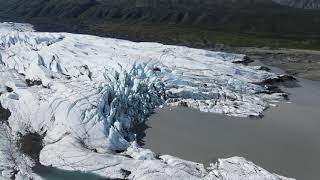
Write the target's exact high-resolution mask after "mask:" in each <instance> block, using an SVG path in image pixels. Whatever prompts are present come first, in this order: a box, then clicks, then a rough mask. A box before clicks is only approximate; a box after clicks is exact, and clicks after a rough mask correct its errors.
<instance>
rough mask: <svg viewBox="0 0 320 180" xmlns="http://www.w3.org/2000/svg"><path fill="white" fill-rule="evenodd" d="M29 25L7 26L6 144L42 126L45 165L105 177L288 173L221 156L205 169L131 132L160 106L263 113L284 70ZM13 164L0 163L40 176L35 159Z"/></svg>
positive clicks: (0, 29)
mask: <svg viewBox="0 0 320 180" xmlns="http://www.w3.org/2000/svg"><path fill="white" fill-rule="evenodd" d="M30 27H32V26H30V25H22V24H16V25H15V24H14V23H2V24H0V62H1V63H0V69H1V71H0V85H1V86H0V87H1V88H0V90H1V94H2V95H1V96H0V102H1V105H2V107H3V108H6V109H8V110H9V111H10V112H11V115H10V117H9V118H8V119H7V120H6V122H5V123H3V124H4V126H6V127H7V128H6V132H9V133H7V134H8V137H9V139H12V141H5V145H4V146H1V148H4V147H5V148H6V147H11V146H12V147H15V144H16V143H15V142H19V140H21V137H22V136H23V135H26V134H28V133H35V134H38V135H40V137H43V149H42V150H41V152H40V163H41V164H43V165H46V166H53V167H57V168H61V169H65V170H80V171H86V172H92V173H95V174H98V175H101V176H104V177H107V178H120V179H123V178H127V179H234V178H236V179H254V178H256V177H262V178H264V179H286V178H283V177H281V176H278V175H276V174H272V173H269V172H267V171H265V170H262V169H260V168H259V167H257V166H255V165H254V164H253V163H251V162H248V161H246V160H245V159H243V158H231V159H226V160H221V161H219V163H218V164H216V165H212V166H211V167H212V168H211V169H210V170H207V169H205V168H204V166H203V165H202V164H199V163H194V162H189V161H185V160H181V159H179V158H176V157H172V156H169V155H163V156H159V155H156V154H154V153H153V152H152V151H150V150H148V149H143V148H141V147H139V145H138V144H137V143H136V135H135V134H134V133H133V132H132V128H133V127H134V126H135V125H137V124H139V123H142V122H144V121H145V120H146V118H147V117H148V115H149V114H150V113H151V112H152V111H153V110H154V108H156V107H158V106H160V105H169V106H176V105H183V106H188V107H193V108H197V109H200V110H202V111H206V112H215V113H224V114H227V115H230V116H260V115H261V113H262V111H263V110H264V109H266V108H268V107H269V106H270V105H273V103H274V102H275V101H277V100H279V99H281V98H282V95H283V94H282V93H272V92H270V91H269V89H268V87H267V86H263V85H259V84H262V82H265V81H267V80H271V79H277V78H281V75H276V74H273V73H269V72H266V71H261V70H257V68H255V67H248V66H245V65H241V64H239V62H242V61H244V57H245V56H244V55H239V54H228V53H223V52H212V51H207V50H200V49H192V48H187V47H179V46H167V45H162V44H158V43H134V42H130V41H124V40H118V39H108V38H101V37H96V36H89V35H76V34H68V33H41V32H33V31H32V28H30ZM235 62H237V64H235ZM6 89H9V90H10V91H7V90H6ZM1 130H2V129H1ZM10 149H12V148H10ZM13 152H15V154H14V157H15V158H21V157H23V159H27V160H28V162H29V161H31V162H32V160H30V158H28V157H27V156H26V155H23V154H21V152H19V151H18V150H14V151H13ZM1 157H6V155H5V154H1ZM234 161H236V163H238V165H234V164H233V165H232V163H231V164H230V162H234ZM3 162H4V161H3ZM7 162H9V161H6V162H4V163H2V161H1V163H2V164H0V171H1V173H2V176H3V177H8V172H14V174H18V175H19V174H22V175H24V176H25V177H33V176H35V175H34V174H33V173H32V171H31V168H30V167H31V166H32V165H33V164H32V163H31V162H30V163H27V162H25V163H23V162H24V161H18V162H19V163H18V164H15V163H11V164H10V166H8V165H6V164H7ZM13 162H17V161H15V160H14V161H13ZM223 162H225V163H223ZM256 169H258V170H259V171H255V170H256ZM238 177H239V178H238Z"/></svg>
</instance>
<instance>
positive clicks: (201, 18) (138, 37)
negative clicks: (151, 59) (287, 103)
mask: <svg viewBox="0 0 320 180" xmlns="http://www.w3.org/2000/svg"><path fill="white" fill-rule="evenodd" d="M0 3H1V7H0V17H2V18H1V19H2V20H14V21H17V20H19V21H26V22H30V23H32V24H35V25H36V28H37V30H44V31H68V32H77V33H89V34H97V35H100V36H109V37H110V36H111V37H117V38H124V39H130V40H135V41H158V42H162V43H167V44H182V45H188V46H197V47H208V48H212V47H217V45H219V46H220V45H221V44H224V45H228V46H256V47H261V46H269V47H290V48H307V49H320V40H319V39H320V35H319V33H318V32H320V18H319V17H320V12H319V11H316V10H300V9H291V8H285V7H282V6H279V5H278V4H276V3H274V2H272V1H270V0H269V1H268V0H227V1H222V0H216V1H209V0H158V1H156V0H121V1H118V0H117V1H116V0H97V1H95V0H67V1H60V0H11V1H6V0H0Z"/></svg>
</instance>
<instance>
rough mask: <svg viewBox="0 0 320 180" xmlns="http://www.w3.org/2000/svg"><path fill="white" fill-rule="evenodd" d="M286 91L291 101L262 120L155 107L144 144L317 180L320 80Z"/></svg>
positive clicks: (182, 154) (206, 159) (199, 159)
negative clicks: (239, 159)
mask: <svg viewBox="0 0 320 180" xmlns="http://www.w3.org/2000/svg"><path fill="white" fill-rule="evenodd" d="M298 84H299V87H294V88H285V87H282V89H283V90H284V91H285V92H288V93H289V94H290V95H289V98H290V100H289V101H283V102H279V103H278V106H277V107H272V108H269V109H268V110H266V111H265V112H264V115H265V116H264V117H263V118H262V119H250V118H237V117H229V116H225V115H221V114H213V113H205V112H200V111H198V110H194V109H190V108H183V107H165V108H163V109H157V110H156V112H155V114H153V115H152V116H151V117H150V119H149V120H148V121H147V124H146V125H147V126H148V128H147V129H146V130H145V131H144V133H145V137H144V138H143V139H142V144H144V146H143V147H145V148H149V149H151V150H153V151H154V152H158V153H161V154H170V155H174V156H177V157H180V158H183V159H186V160H190V161H196V162H201V163H204V164H205V165H209V163H212V162H216V160H217V158H228V157H232V156H242V157H245V158H246V159H248V160H250V161H253V162H254V163H255V164H257V165H259V166H261V167H263V168H265V169H267V170H269V171H271V172H275V173H278V174H281V175H284V176H287V177H293V178H296V179H306V180H318V179H319V163H320V91H319V88H320V83H319V82H314V81H308V80H302V79H299V82H298Z"/></svg>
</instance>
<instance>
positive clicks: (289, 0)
mask: <svg viewBox="0 0 320 180" xmlns="http://www.w3.org/2000/svg"><path fill="white" fill-rule="evenodd" d="M273 1H275V2H277V3H279V4H282V5H285V6H291V7H295V8H304V9H319V8H320V0H273Z"/></svg>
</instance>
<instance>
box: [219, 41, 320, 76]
mask: <svg viewBox="0 0 320 180" xmlns="http://www.w3.org/2000/svg"><path fill="white" fill-rule="evenodd" d="M223 50H225V51H230V52H238V53H243V54H246V55H247V56H248V57H249V58H250V59H251V60H254V61H261V62H262V63H264V64H266V65H268V66H272V67H278V68H281V69H283V70H284V71H285V72H286V73H287V74H289V75H293V76H297V77H300V78H304V79H309V80H314V81H319V80H320V51H316V50H304V49H273V48H254V47H246V48H226V49H223Z"/></svg>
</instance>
